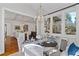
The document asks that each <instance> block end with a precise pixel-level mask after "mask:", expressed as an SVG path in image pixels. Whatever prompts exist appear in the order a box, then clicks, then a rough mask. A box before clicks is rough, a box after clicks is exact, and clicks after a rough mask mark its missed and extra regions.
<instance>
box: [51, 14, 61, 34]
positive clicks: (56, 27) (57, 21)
mask: <svg viewBox="0 0 79 59" xmlns="http://www.w3.org/2000/svg"><path fill="white" fill-rule="evenodd" d="M52 30H53V33H59V34H60V33H61V16H60V15H59V16H54V17H53V27H52Z"/></svg>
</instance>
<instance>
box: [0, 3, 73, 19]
mask: <svg viewBox="0 0 79 59" xmlns="http://www.w3.org/2000/svg"><path fill="white" fill-rule="evenodd" d="M41 5H42V10H43V13H42V14H43V15H45V14H48V13H50V12H53V11H56V10H59V9H61V8H64V7H67V6H70V5H72V4H71V3H42V4H41ZM39 6H40V3H0V8H8V9H11V10H15V11H18V12H21V13H25V14H26V15H27V16H30V17H35V16H36V15H37V14H38V12H39Z"/></svg>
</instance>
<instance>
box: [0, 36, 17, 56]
mask: <svg viewBox="0 0 79 59" xmlns="http://www.w3.org/2000/svg"><path fill="white" fill-rule="evenodd" d="M18 50H19V49H18V43H17V39H16V38H15V37H10V36H7V37H6V39H5V53H4V54H1V55H0V56H8V55H10V54H13V53H15V52H18Z"/></svg>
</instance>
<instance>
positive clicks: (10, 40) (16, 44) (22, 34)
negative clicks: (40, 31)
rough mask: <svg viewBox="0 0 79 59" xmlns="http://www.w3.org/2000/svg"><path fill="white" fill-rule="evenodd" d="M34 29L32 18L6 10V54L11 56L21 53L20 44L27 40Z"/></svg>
mask: <svg viewBox="0 0 79 59" xmlns="http://www.w3.org/2000/svg"><path fill="white" fill-rule="evenodd" d="M34 29H35V28H34V21H33V18H32V17H29V16H25V15H22V14H19V13H16V12H14V11H9V10H7V9H4V33H5V35H4V37H5V40H4V45H5V47H4V50H5V51H4V54H2V55H10V54H13V53H16V52H19V51H20V43H22V42H24V41H25V40H27V38H28V35H29V34H30V32H31V31H33V30H34Z"/></svg>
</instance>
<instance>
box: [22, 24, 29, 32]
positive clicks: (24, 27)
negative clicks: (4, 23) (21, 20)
mask: <svg viewBox="0 0 79 59" xmlns="http://www.w3.org/2000/svg"><path fill="white" fill-rule="evenodd" d="M23 31H24V32H26V31H28V25H26V24H25V25H24V26H23Z"/></svg>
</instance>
